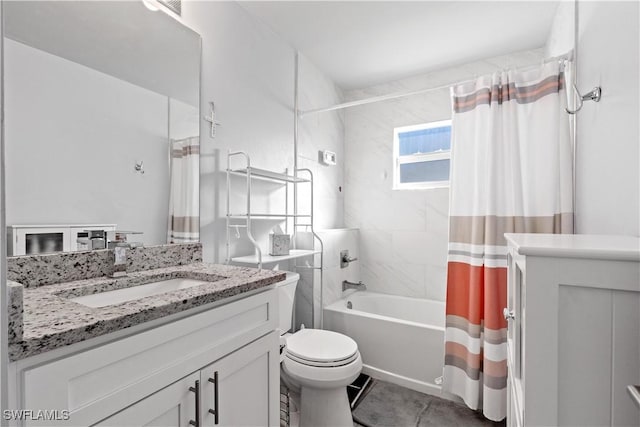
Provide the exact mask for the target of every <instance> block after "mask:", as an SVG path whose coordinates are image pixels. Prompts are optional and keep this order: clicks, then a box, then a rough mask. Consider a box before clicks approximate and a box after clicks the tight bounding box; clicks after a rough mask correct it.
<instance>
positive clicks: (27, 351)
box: [9, 244, 284, 426]
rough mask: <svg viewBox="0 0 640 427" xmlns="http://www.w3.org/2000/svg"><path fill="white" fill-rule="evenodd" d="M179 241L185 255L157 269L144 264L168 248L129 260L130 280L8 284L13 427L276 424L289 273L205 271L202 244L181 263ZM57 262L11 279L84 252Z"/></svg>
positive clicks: (26, 276)
mask: <svg viewBox="0 0 640 427" xmlns="http://www.w3.org/2000/svg"><path fill="white" fill-rule="evenodd" d="M172 246H175V247H176V248H177V250H182V252H183V253H182V254H179V255H170V256H169V258H172V257H173V259H172V261H171V262H169V264H168V265H169V266H168V267H162V268H146V269H145V267H157V264H162V262H161V261H158V256H156V255H157V254H154V256H148V253H149V251H151V252H152V251H154V250H155V251H156V252H158V251H159V252H162V249H158V248H162V247H156V248H144V249H139V250H136V251H138V255H139V257H138V260H135V259H134V260H132V261H131V264H136V262H137V263H139V265H138V267H139V268H143V269H141V270H139V271H135V272H130V273H129V274H128V275H127V277H125V278H118V279H112V278H109V277H105V276H96V277H89V278H81V279H80V280H71V281H61V282H58V283H50V284H45V285H43V284H42V283H40V282H38V286H29V284H27V285H25V286H24V287H22V288H21V287H20V286H18V285H16V284H13V286H11V287H10V289H11V294H12V299H11V301H12V307H11V309H10V312H12V313H13V316H12V318H11V321H10V325H9V326H10V333H11V334H12V339H11V340H10V358H11V359H12V362H11V363H10V366H9V370H10V372H9V375H10V383H9V389H10V396H9V398H10V402H9V407H10V408H11V409H15V410H17V411H18V412H15V415H14V418H21V419H20V420H12V421H10V425H17V426H18V425H24V426H30V425H47V426H54V425H65V426H68V425H74V426H90V425H101V426H123V425H138V426H141V425H171V426H173V425H175V426H188V425H195V426H213V425H265V426H266V425H271V426H275V425H278V424H279V412H278V407H279V354H278V353H279V334H278V333H277V332H276V326H277V325H276V323H277V307H276V304H277V298H276V293H275V290H274V289H273V286H270V285H272V284H273V283H275V282H278V281H280V280H282V279H283V278H284V274H283V273H280V272H276V271H268V270H266V271H265V270H255V269H250V268H239V267H231V266H221V265H213V264H205V263H202V262H200V260H199V259H201V258H200V257H201V255H200V253H199V252H198V251H199V250H200V247H199V245H197V244H196V245H192V247H191V248H188V250H187V251H186V252H187V255H186V257H185V256H184V252H185V245H172ZM180 246H182V248H181V249H180ZM166 248H170V246H167V247H166ZM163 255H164V254H163ZM56 256H58V257H63V258H64V257H67V258H64V259H63V258H60V259H55V257H56ZM56 256H49V259H48V260H47V259H46V256H45V257H44V258H43V257H33V261H34V262H33V263H31V264H30V268H24V266H19V267H20V268H15V269H14V270H16V271H18V272H17V273H16V271H13V272H12V271H11V266H10V269H9V270H10V277H12V278H14V279H15V278H17V276H19V275H20V274H23V277H22V280H23V281H29V280H34V281H36V282H37V280H36V279H38V280H40V278H41V277H42V275H43V274H44V275H46V274H48V273H50V272H52V271H55V270H56V267H57V268H58V270H60V269H59V267H60V265H62V264H64V263H69V262H71V263H73V260H71V261H70V260H69V259H68V257H70V256H71V257H74V256H75V257H78V256H80V257H81V256H82V255H81V254H74V255H68V254H66V255H56ZM91 256H96V254H91ZM145 256H148V257H149V262H148V263H145V262H144V258H145ZM161 257H162V256H160V258H161ZM176 257H177V258H181V259H177V260H176V259H175V258H176ZM43 259H44V260H45V261H43ZM23 261H25V262H26V261H28V260H23ZM38 263H39V264H38ZM43 263H44V264H43ZM153 263H156V265H152V264H153ZM14 264H15V263H14ZM171 264H175V265H171ZM83 265H84V264H82V263H80V265H77V267H78V268H79V269H82V268H83ZM36 271H38V272H39V274H36ZM61 271H67V270H64V269H63V270H61ZM12 273H13V276H11V274H12ZM62 274H71V275H73V274H75V273H73V272H71V273H68V271H67V273H62ZM84 274H86V272H85V273H84ZM93 274H94V275H96V274H98V272H94V273H93ZM80 276H81V275H80ZM73 278H75V277H73ZM32 283H35V282H32ZM131 290H135V291H136V292H138V294H130V292H131ZM21 296H22V298H21ZM20 307H23V312H22V313H21V312H20V311H21V309H20ZM19 314H21V316H20V315H19ZM20 320H22V323H20ZM20 410H24V412H20Z"/></svg>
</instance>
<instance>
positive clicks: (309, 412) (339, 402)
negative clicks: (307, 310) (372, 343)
mask: <svg viewBox="0 0 640 427" xmlns="http://www.w3.org/2000/svg"><path fill="white" fill-rule="evenodd" d="M299 279H300V275H299V274H297V273H291V272H288V273H287V278H286V279H285V280H284V281H282V282H279V283H277V284H276V288H277V290H278V295H279V304H280V318H279V321H280V326H279V328H280V334H281V336H282V339H281V342H282V343H284V349H283V350H282V353H281V356H280V361H281V363H280V367H281V368H280V375H281V378H282V381H283V383H284V384H286V385H287V387H288V388H289V389H290V390H291V391H292V392H293V393H292V396H293V398H294V404H295V405H296V406H297V407H298V408H299V409H300V427H343V426H344V427H347V426H348V427H352V426H353V421H352V418H351V407H350V405H349V399H348V397H347V385H349V384H351V383H352V382H353V381H354V380H355V379H356V378H357V377H358V375H359V374H360V371H361V370H362V359H361V357H360V352H358V345H357V344H356V342H355V341H354V340H353V339H351V338H349V337H348V336H346V335H342V334H339V333H337V332H331V331H324V330H321V329H301V330H299V331H298V332H296V333H294V334H289V333H287V332H288V331H289V330H290V329H291V327H292V324H291V318H292V314H293V298H294V295H295V291H296V286H297V285H298V280H299ZM298 396H299V402H296V400H297V397H298Z"/></svg>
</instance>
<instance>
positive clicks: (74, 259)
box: [7, 243, 202, 288]
mask: <svg viewBox="0 0 640 427" xmlns="http://www.w3.org/2000/svg"><path fill="white" fill-rule="evenodd" d="M128 251H129V253H128V255H127V258H128V265H127V271H129V272H134V271H141V270H151V269H156V268H163V267H169V266H174V265H185V264H190V263H193V262H198V261H202V244H200V243H181V244H174V245H157V246H146V247H142V248H133V249H128ZM112 259H113V249H102V250H95V251H83V252H60V253H54V254H43V255H25V256H17V257H9V258H7V278H8V279H9V280H13V281H15V282H18V283H20V284H22V285H23V286H24V287H25V288H34V287H38V286H44V285H50V284H55V283H64V282H71V281H75V280H83V279H90V278H93V277H102V276H109V275H111V272H112V268H113V266H112V264H113V261H112Z"/></svg>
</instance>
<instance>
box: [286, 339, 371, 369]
mask: <svg viewBox="0 0 640 427" xmlns="http://www.w3.org/2000/svg"><path fill="white" fill-rule="evenodd" d="M285 357H287V358H288V359H291V360H293V361H295V362H297V363H301V364H303V365H307V366H313V367H319V368H334V367H339V366H344V365H348V364H349V363H352V362H353V361H355V360H356V359H357V358H358V357H359V353H358V345H357V344H356V342H355V341H354V340H353V339H351V338H349V337H348V336H346V335H342V334H339V333H337V332H332V331H325V330H322V329H302V330H300V331H298V332H296V333H295V334H293V335H291V336H289V337H288V338H287V343H286V347H285Z"/></svg>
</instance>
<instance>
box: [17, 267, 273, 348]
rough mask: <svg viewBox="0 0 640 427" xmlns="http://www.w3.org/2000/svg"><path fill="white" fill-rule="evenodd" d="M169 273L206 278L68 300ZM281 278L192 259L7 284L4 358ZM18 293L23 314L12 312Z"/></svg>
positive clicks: (112, 329) (105, 331)
mask: <svg viewBox="0 0 640 427" xmlns="http://www.w3.org/2000/svg"><path fill="white" fill-rule="evenodd" d="M172 278H189V279H195V280H203V281H207V282H209V283H206V284H203V285H199V286H194V287H191V288H187V289H180V290H176V291H171V292H166V293H162V294H158V295H153V296H148V297H144V298H140V299H136V300H132V301H127V302H123V303H119V304H113V305H109V306H105V307H98V308H92V307H88V306H84V305H82V304H79V303H76V302H73V301H71V300H70V299H68V298H73V297H74V296H82V295H89V294H94V293H98V292H103V291H108V290H115V289H121V288H126V287H130V286H135V285H141V284H145V283H150V282H155V281H160V280H167V279H172ZM284 278H285V273H283V272H279V271H272V270H257V269H254V268H244V267H234V266H226V265H217V264H206V263H202V262H196V263H192V264H187V265H180V266H170V267H165V268H157V269H152V270H150V269H145V270H142V271H137V272H134V273H129V274H128V276H126V277H122V278H117V279H116V278H109V277H94V278H89V279H84V280H79V281H72V282H66V283H58V284H52V285H48V286H39V287H32V288H26V289H23V288H22V286H20V285H19V284H14V283H12V285H13V286H10V289H14V291H13V292H14V293H13V295H14V297H13V298H15V299H12V300H11V301H12V302H11V307H12V311H13V312H14V313H16V314H15V315H14V316H11V317H10V327H12V328H13V329H10V334H9V335H10V341H9V358H10V360H19V359H23V358H26V357H29V356H33V355H36V354H39V353H43V352H46V351H49V350H53V349H55V348H59V347H63V346H66V345H69V344H73V343H77V342H80V341H84V340H87V339H90V338H94V337H97V336H101V335H105V334H108V333H111V332H115V331H118V330H121V329H125V328H129V327H132V326H135V325H138V324H141V323H143V322H148V321H150V320H155V319H159V318H161V317H164V316H168V315H171V314H174V313H179V312H182V311H185V310H188V309H191V308H195V307H199V306H202V305H205V304H209V303H212V302H216V301H219V300H222V299H224V298H229V297H232V296H236V295H239V294H242V293H244V292H249V291H252V290H256V289H260V288H263V287H265V286H268V285H271V284H273V283H275V282H279V281H281V280H284ZM19 290H23V292H22V293H20V292H19ZM19 295H22V296H23V299H22V306H23V310H24V313H22V314H23V315H22V316H18V315H17V313H18V312H20V308H19V306H20V304H19V297H16V296H19ZM21 320H22V321H21ZM20 328H22V330H20Z"/></svg>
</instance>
